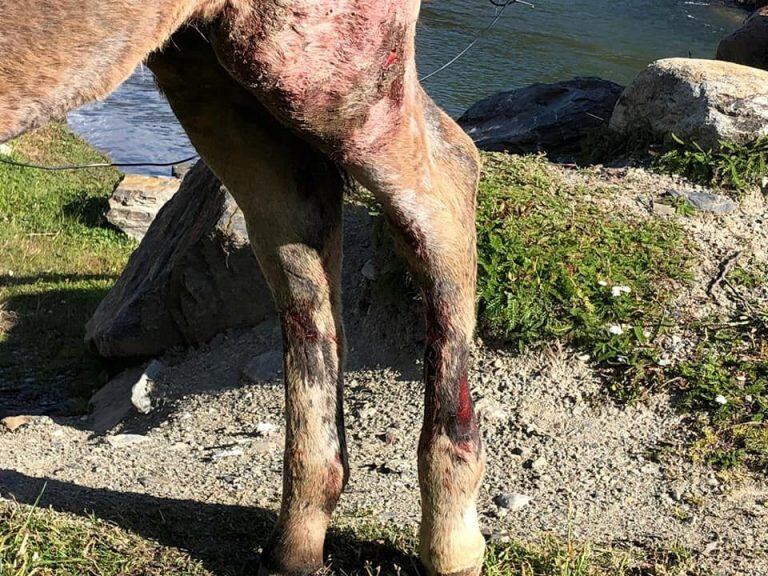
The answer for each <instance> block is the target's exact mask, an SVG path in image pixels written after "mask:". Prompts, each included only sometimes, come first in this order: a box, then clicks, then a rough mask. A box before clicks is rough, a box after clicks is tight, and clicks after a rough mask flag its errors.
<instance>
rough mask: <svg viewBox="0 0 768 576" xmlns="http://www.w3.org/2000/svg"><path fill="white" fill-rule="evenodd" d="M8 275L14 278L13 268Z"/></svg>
mask: <svg viewBox="0 0 768 576" xmlns="http://www.w3.org/2000/svg"><path fill="white" fill-rule="evenodd" d="M8 276H10V277H11V278H13V270H8Z"/></svg>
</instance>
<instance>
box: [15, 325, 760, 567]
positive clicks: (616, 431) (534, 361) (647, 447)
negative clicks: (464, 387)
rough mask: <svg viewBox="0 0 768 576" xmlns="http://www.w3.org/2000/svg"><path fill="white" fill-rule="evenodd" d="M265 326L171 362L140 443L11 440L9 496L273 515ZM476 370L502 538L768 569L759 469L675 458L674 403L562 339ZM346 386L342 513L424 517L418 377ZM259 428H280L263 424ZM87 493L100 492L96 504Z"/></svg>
mask: <svg viewBox="0 0 768 576" xmlns="http://www.w3.org/2000/svg"><path fill="white" fill-rule="evenodd" d="M270 336H274V327H271V326H263V327H261V329H259V330H256V331H254V332H252V333H248V332H246V333H231V334H229V335H228V337H227V338H226V339H224V340H222V341H220V342H219V343H218V345H217V346H215V347H212V348H210V349H208V350H205V351H201V352H199V353H195V354H190V355H189V356H188V357H187V358H185V359H182V360H181V361H180V362H179V363H178V364H176V365H175V366H174V367H172V368H170V369H168V370H167V371H166V372H165V373H164V375H163V377H162V378H161V379H160V383H159V387H158V390H157V394H158V397H157V400H158V401H159V403H160V407H159V408H158V409H156V410H155V411H154V412H152V413H151V414H149V415H148V416H136V417H133V418H132V419H131V420H129V421H128V422H126V423H125V425H124V427H123V432H129V433H134V434H140V435H141V436H142V438H140V439H139V440H140V443H136V444H132V445H129V446H124V447H121V446H114V445H113V444H111V443H110V441H109V438H105V437H94V436H92V433H91V432H90V431H89V430H88V421H87V420H79V419H76V420H66V419H65V420H62V421H60V422H53V421H52V420H50V419H49V418H47V417H38V418H35V420H34V422H33V423H32V424H31V425H29V426H28V427H25V428H23V429H21V430H19V431H17V432H16V433H14V434H12V435H11V434H5V435H3V436H2V440H0V461H1V462H3V468H4V469H5V471H4V472H2V473H0V492H1V493H2V495H3V496H4V497H10V496H15V497H16V498H18V499H19V500H21V501H27V502H30V501H34V499H35V498H36V496H37V491H39V490H40V489H41V485H42V481H43V480H46V481H47V482H48V488H47V489H46V495H45V498H44V502H46V503H50V504H52V505H54V506H55V507H57V508H62V509H77V508H78V506H79V507H81V508H82V507H86V508H87V507H89V506H92V507H93V508H94V509H96V510H97V511H104V510H110V509H118V510H119V509H120V508H121V507H122V504H121V503H122V502H125V497H126V495H127V494H133V495H136V494H138V495H145V496H148V497H151V498H153V499H159V501H171V500H173V501H187V502H189V503H196V502H197V503H201V506H202V505H205V506H210V505H221V506H238V507H254V508H262V509H266V510H274V509H275V508H276V507H277V505H278V503H279V494H280V471H281V445H282V441H283V437H282V434H283V423H282V418H281V410H282V403H283V392H282V386H281V383H280V379H279V374H278V373H277V371H273V373H271V374H264V376H265V377H264V379H263V381H260V382H248V381H245V380H244V378H243V377H242V375H241V369H242V367H244V366H245V365H247V363H248V361H249V360H250V359H251V358H254V357H259V356H262V358H264V359H265V364H268V363H269V362H270V358H272V357H273V356H274V354H273V349H272V346H271V344H272V341H273V339H272V338H271V337H270ZM416 357H417V356H416V355H415V350H414V359H415V358H416ZM415 363H416V362H415V360H414V365H415ZM475 370H476V372H477V373H478V374H479V375H480V377H479V382H478V385H477V395H478V397H479V398H480V401H479V403H478V409H479V411H480V413H481V418H482V421H483V431H484V438H485V441H486V446H487V449H488V454H489V467H488V473H487V479H486V482H485V484H484V488H483V492H482V495H481V498H480V508H481V511H482V515H483V521H482V523H483V526H484V527H485V528H486V529H487V530H488V531H489V532H490V533H492V535H493V537H496V538H499V537H502V538H503V537H508V536H510V537H512V538H516V539H522V540H531V539H535V538H536V537H538V536H540V535H541V534H544V533H554V534H558V535H564V534H566V533H567V531H568V530H571V531H572V532H573V535H574V536H575V537H576V538H577V539H580V540H581V539H583V540H588V541H594V542H597V543H601V544H620V545H630V546H640V547H643V548H653V547H665V546H668V545H669V544H672V543H675V544H680V545H684V546H686V547H688V548H691V549H692V550H694V551H696V552H699V553H701V554H702V561H703V562H706V563H707V564H708V565H711V566H713V567H715V568H719V569H721V570H722V572H723V573H726V574H745V575H746V574H750V575H758V574H768V530H766V529H765V527H766V525H768V506H767V505H768V484H766V482H765V478H764V477H763V478H760V477H757V476H754V477H744V478H741V479H739V480H738V481H735V482H732V483H730V484H723V483H721V481H720V480H718V479H717V478H716V476H715V475H714V474H713V473H712V472H711V470H708V469H705V468H702V467H699V466H696V465H694V464H692V463H690V462H689V461H688V460H686V459H683V458H680V457H679V455H677V453H676V451H675V447H676V446H679V445H680V444H681V443H682V442H684V441H685V433H684V429H685V428H684V426H683V422H682V420H683V417H682V416H679V415H676V414H675V412H674V410H673V409H672V407H671V406H670V402H669V399H668V398H667V397H665V396H663V395H662V396H656V397H653V398H650V399H648V400H647V401H645V402H642V403H639V404H637V405H635V406H631V407H628V408H623V409H622V408H619V407H617V406H615V405H612V404H611V403H606V402H605V400H604V396H603V395H602V394H601V391H600V384H599V382H598V381H597V380H596V379H595V378H594V376H593V374H591V371H590V369H589V367H588V366H587V365H586V364H585V363H584V362H582V361H580V360H579V359H578V358H576V357H575V355H574V354H573V353H572V352H570V351H568V350H563V349H558V348H552V349H548V350H545V351H541V352H535V353H528V354H524V355H522V356H516V357H515V356H511V355H508V354H506V353H499V352H496V353H494V352H492V351H489V350H482V351H480V352H479V353H478V354H477V355H476V360H475ZM347 381H348V392H347V400H346V407H347V412H348V414H349V415H350V417H349V433H350V454H351V467H352V478H351V482H350V485H349V487H348V489H347V491H346V494H345V495H344V497H343V499H342V504H341V508H340V512H341V513H342V514H345V515H360V514H365V515H373V517H375V518H376V519H377V520H383V521H394V522H396V523H414V522H416V521H417V519H418V510H419V508H418V485H417V475H416V467H415V457H414V456H415V453H416V437H417V430H418V426H419V421H420V414H421V403H420V401H418V400H417V399H419V398H420V397H421V384H420V383H419V382H418V381H414V380H412V379H410V378H405V379H402V378H401V375H400V373H398V372H395V371H393V370H391V369H379V370H374V369H371V370H355V371H352V372H351V373H349V375H348V380H347ZM264 424H272V425H274V426H275V430H274V432H271V433H267V434H264V433H260V432H259V430H260V429H262V430H263V429H265V428H268V427H266V426H264ZM118 439H123V440H124V439H125V437H122V438H121V437H118ZM113 442H114V438H113ZM33 478H34V479H40V481H34V480H32V479H33ZM86 487H87V488H93V489H97V490H96V491H94V492H93V493H92V494H91V495H90V500H92V501H91V502H89V497H88V496H87V495H84V493H83V489H84V488H86ZM516 493H517V494H520V495H524V496H527V497H530V498H531V499H532V500H531V502H530V503H529V504H528V505H526V506H524V507H523V508H522V509H520V510H517V511H509V510H507V509H505V508H502V507H500V506H498V505H497V504H496V503H494V498H496V499H497V500H498V497H499V496H500V495H512V494H516ZM94 494H98V496H94ZM83 500H84V501H83ZM518 500H519V497H518ZM150 508H151V507H150ZM113 512H114V510H113ZM147 514H148V519H150V518H149V517H151V514H150V513H149V512H147ZM155 520H157V519H155Z"/></svg>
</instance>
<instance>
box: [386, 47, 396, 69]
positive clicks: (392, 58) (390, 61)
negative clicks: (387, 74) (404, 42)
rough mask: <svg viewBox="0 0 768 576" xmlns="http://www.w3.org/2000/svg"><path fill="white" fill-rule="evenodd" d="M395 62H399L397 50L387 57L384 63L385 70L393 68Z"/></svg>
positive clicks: (393, 50)
mask: <svg viewBox="0 0 768 576" xmlns="http://www.w3.org/2000/svg"><path fill="white" fill-rule="evenodd" d="M395 62H397V50H396V49H395V48H393V49H392V50H391V51H390V53H389V54H388V55H387V59H386V60H385V61H384V70H386V69H387V68H389V67H390V66H392V64H394V63H395Z"/></svg>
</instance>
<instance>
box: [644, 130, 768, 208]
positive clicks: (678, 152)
mask: <svg viewBox="0 0 768 576" xmlns="http://www.w3.org/2000/svg"><path fill="white" fill-rule="evenodd" d="M673 138H674V141H675V146H674V147H672V149H670V150H668V151H666V152H664V153H661V154H659V155H657V156H656V157H655V158H654V161H653V165H654V167H655V168H656V170H658V171H660V172H663V173H667V174H679V175H681V176H684V177H686V178H687V179H688V180H690V181H692V182H696V183H698V184H704V185H709V186H719V187H722V188H725V189H727V190H731V191H733V193H734V194H735V195H736V196H740V195H741V194H743V193H744V192H745V191H747V190H748V189H750V188H752V187H754V186H758V185H760V184H761V182H762V179H763V178H765V177H766V176H768V138H760V139H758V140H756V141H755V142H752V143H750V144H733V143H730V142H721V143H720V146H719V147H718V148H717V149H714V150H704V149H703V148H702V147H701V146H699V145H698V144H696V143H693V144H689V143H686V142H683V141H682V140H680V139H679V138H676V137H674V136H673Z"/></svg>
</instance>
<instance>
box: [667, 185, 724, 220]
mask: <svg viewBox="0 0 768 576" xmlns="http://www.w3.org/2000/svg"><path fill="white" fill-rule="evenodd" d="M669 195H670V196H672V197H673V198H685V200H687V201H688V203H689V204H691V206H693V207H694V208H696V210H700V211H702V212H712V213H713V214H730V213H731V212H734V211H735V210H736V209H737V208H738V204H736V202H734V201H733V200H731V199H730V198H728V197H727V196H721V195H720V194H715V193H713V192H706V191H702V192H698V191H695V190H676V189H672V190H669Z"/></svg>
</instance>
